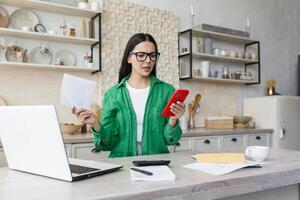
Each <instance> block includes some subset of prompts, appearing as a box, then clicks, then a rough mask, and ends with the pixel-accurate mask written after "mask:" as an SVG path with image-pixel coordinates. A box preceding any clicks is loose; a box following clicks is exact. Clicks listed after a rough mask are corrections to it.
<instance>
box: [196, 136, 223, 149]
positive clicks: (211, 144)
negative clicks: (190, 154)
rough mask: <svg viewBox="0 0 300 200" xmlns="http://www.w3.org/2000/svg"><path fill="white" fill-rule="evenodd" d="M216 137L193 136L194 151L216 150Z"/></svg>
mask: <svg viewBox="0 0 300 200" xmlns="http://www.w3.org/2000/svg"><path fill="white" fill-rule="evenodd" d="M219 143H220V142H219V138H218V137H202V138H195V150H196V151H210V150H216V149H218V148H219V147H220V145H219Z"/></svg>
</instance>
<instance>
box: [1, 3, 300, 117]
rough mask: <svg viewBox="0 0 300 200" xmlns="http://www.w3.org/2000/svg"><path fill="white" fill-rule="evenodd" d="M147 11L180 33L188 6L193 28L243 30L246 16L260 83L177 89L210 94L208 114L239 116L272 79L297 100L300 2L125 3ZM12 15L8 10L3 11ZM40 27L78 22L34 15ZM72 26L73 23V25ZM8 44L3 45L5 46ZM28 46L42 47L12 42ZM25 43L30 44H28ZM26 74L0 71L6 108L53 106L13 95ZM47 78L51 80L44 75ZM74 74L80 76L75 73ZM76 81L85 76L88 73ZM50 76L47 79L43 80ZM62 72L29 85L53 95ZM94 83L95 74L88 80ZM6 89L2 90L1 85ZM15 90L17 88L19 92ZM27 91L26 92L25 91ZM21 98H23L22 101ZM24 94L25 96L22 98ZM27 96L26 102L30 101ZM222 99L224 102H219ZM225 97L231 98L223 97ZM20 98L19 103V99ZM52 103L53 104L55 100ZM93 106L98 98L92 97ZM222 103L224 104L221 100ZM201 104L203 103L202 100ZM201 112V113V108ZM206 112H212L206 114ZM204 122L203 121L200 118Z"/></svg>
mask: <svg viewBox="0 0 300 200" xmlns="http://www.w3.org/2000/svg"><path fill="white" fill-rule="evenodd" d="M127 1H131V2H135V3H139V4H143V5H146V6H149V7H155V8H159V9H164V10H169V11H172V12H174V13H175V14H176V15H177V16H178V19H179V30H183V29H186V28H190V26H191V16H190V6H191V5H193V8H194V13H195V14H196V16H195V24H200V23H208V24H213V25H219V26H224V27H229V28H233V29H240V30H244V29H245V22H246V17H248V16H249V17H250V23H251V37H252V38H254V39H257V40H259V41H260V42H261V62H262V63H261V68H262V71H261V72H262V74H261V75H262V84H261V85H255V86H234V85H224V86H223V85H222V84H210V83H203V82H192V83H187V82H183V81H181V83H180V85H181V87H189V88H192V96H193V95H194V94H195V93H196V92H202V93H203V92H204V93H205V92H206V93H209V95H208V94H207V95H206V96H210V98H208V100H207V102H211V103H207V102H206V103H204V105H203V107H204V106H205V107H206V108H205V109H208V108H209V109H211V108H212V105H213V104H216V103H218V104H219V108H222V107H226V105H228V103H231V104H235V105H238V106H236V107H232V105H230V107H231V108H230V111H232V112H235V113H233V114H236V113H241V103H242V100H243V98H244V97H246V96H257V95H263V94H264V93H265V86H264V80H266V79H271V78H274V79H276V80H277V82H278V84H277V87H276V89H277V92H279V93H282V94H285V95H296V93H297V73H296V72H297V55H298V54H300V45H299V44H300V37H298V35H299V33H300V24H299V23H298V22H297V21H298V19H299V17H300V1H299V0H288V1H285V0H263V1H262V0H251V1H250V0H226V1H221V0H156V1H154V0H127ZM6 7H7V8H8V9H9V11H10V12H11V11H12V9H11V7H8V6H6ZM36 12H37V13H38V14H39V15H40V18H41V20H42V22H43V23H47V24H48V26H49V28H50V29H55V28H56V27H57V26H58V24H59V23H60V22H61V21H62V19H64V18H65V19H66V20H68V21H70V22H72V23H75V25H78V23H79V18H73V17H68V16H66V17H64V18H62V16H61V15H56V14H49V13H43V12H39V11H36ZM76 23H77V24H76ZM10 41H11V40H8V41H6V42H8V43H9V42H10ZM23 41H26V43H24V44H26V45H27V43H28V46H30V48H31V47H33V46H36V45H40V44H41V43H42V44H43V42H40V41H35V43H30V41H28V40H17V44H23ZM29 43H30V44H29ZM49 45H51V47H52V48H53V49H54V51H55V50H56V49H58V48H61V47H62V46H65V45H61V46H60V45H59V44H55V43H51V44H49ZM68 46H72V45H68ZM73 50H74V51H75V52H76V53H77V54H79V55H82V52H84V51H85V50H86V49H82V48H81V47H80V46H77V47H76V48H73ZM29 73H30V72H29V71H28V72H22V71H14V72H11V71H2V70H0V95H2V96H3V94H2V93H5V94H4V99H6V100H7V101H8V103H9V104H32V103H38V102H42V103H45V104H46V103H51V102H55V103H58V98H56V97H58V96H56V97H55V96H51V98H47V99H46V98H45V96H43V95H41V94H43V92H42V93H41V92H40V90H38V89H36V90H30V86H29V85H28V84H27V85H22V87H21V88H25V89H26V90H23V92H21V93H19V92H18V94H14V93H16V92H17V91H14V89H15V88H16V87H17V83H14V84H10V85H7V84H9V83H10V82H11V81H17V82H24V81H26V80H27V78H26V77H24V75H25V74H29ZM49 75H50V76H49ZM78 75H79V74H78ZM80 76H83V77H88V75H87V74H80ZM49 77H52V79H51V80H47V78H49ZM61 77H62V73H59V72H57V73H54V72H47V73H45V72H40V73H37V72H34V73H33V74H32V78H31V80H30V81H31V83H32V84H35V85H34V88H37V87H38V85H37V84H38V83H40V81H41V80H45V82H44V83H43V84H44V85H45V84H47V85H48V88H47V89H48V90H49V91H50V90H55V91H56V92H55V95H58V94H57V93H58V92H57V91H58V90H57V87H58V84H57V82H55V84H52V82H53V80H57V81H59V80H60V79H61ZM89 78H91V79H98V75H96V76H92V77H89ZM5 84H6V85H5ZM19 88H20V87H19ZM26 91H27V92H26ZM21 94H23V96H21ZM26 95H27V96H26ZM29 95H30V97H29ZM224 95H225V98H224ZM226 95H227V97H228V96H230V98H226ZM22 98H23V99H22ZM54 98H55V99H54ZM95 99H96V100H97V101H98V100H99V99H98V96H97V95H96V96H95ZM224 99H225V100H224ZM204 100H205V99H204ZM203 109H204V108H203ZM207 111H208V112H210V111H211V110H207ZM215 112H222V109H216V110H215V111H214V113H215ZM202 117H203V116H202Z"/></svg>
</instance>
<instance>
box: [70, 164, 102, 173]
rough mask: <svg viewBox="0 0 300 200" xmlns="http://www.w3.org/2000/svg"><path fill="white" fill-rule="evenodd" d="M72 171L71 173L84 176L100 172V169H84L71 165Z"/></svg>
mask: <svg viewBox="0 0 300 200" xmlns="http://www.w3.org/2000/svg"><path fill="white" fill-rule="evenodd" d="M70 169H71V172H72V173H74V174H84V173H89V172H93V171H98V170H100V169H96V168H91V167H84V166H80V165H72V164H70Z"/></svg>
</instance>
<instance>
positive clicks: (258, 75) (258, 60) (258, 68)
mask: <svg viewBox="0 0 300 200" xmlns="http://www.w3.org/2000/svg"><path fill="white" fill-rule="evenodd" d="M252 45H257V62H251V63H246V64H245V72H246V71H247V67H248V66H249V65H257V72H258V74H257V82H255V83H246V85H254V84H260V81H261V74H260V42H259V41H255V42H251V43H247V44H245V46H244V53H246V52H247V47H249V46H252Z"/></svg>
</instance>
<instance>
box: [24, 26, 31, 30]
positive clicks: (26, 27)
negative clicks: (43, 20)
mask: <svg viewBox="0 0 300 200" xmlns="http://www.w3.org/2000/svg"><path fill="white" fill-rule="evenodd" d="M22 31H32V30H31V27H29V26H22Z"/></svg>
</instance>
